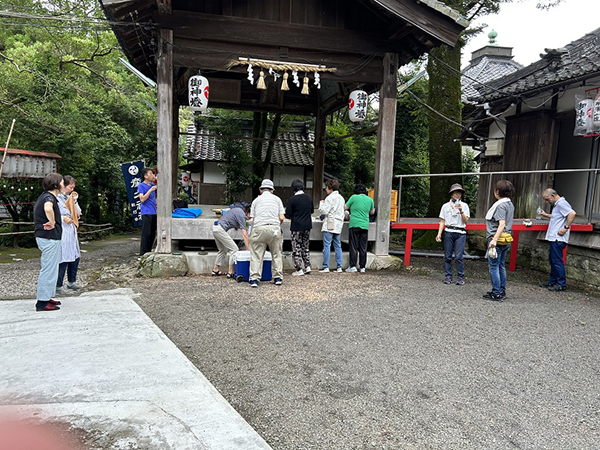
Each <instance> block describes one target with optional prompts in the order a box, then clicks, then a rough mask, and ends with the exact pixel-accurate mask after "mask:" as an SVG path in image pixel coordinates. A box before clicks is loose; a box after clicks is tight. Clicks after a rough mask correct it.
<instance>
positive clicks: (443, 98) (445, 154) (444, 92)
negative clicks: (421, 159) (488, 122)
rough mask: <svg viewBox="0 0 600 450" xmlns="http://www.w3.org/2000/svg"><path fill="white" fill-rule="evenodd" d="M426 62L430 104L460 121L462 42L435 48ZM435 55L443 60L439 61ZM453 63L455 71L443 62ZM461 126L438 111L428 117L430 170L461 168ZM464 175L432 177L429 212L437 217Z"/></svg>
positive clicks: (453, 170)
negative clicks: (453, 184)
mask: <svg viewBox="0 0 600 450" xmlns="http://www.w3.org/2000/svg"><path fill="white" fill-rule="evenodd" d="M430 54H431V55H432V57H430V58H429V62H428V65H427V72H428V73H429V105H430V106H431V107H432V108H433V109H435V110H436V111H438V112H440V113H441V114H443V115H444V116H446V117H448V118H449V119H452V120H453V121H454V122H457V123H461V109H462V108H461V101H460V94H461V86H460V75H459V73H460V54H461V46H460V44H457V45H456V47H454V48H452V47H449V46H447V45H442V46H440V47H437V48H435V49H433V50H432V51H431V52H430ZM435 58H437V59H439V60H441V61H443V62H440V61H438V60H436V59H435ZM444 63H446V64H447V65H449V66H451V67H453V68H454V69H456V72H455V71H453V70H452V69H450V68H449V67H446V66H445V65H444ZM460 130H461V129H460V127H459V126H457V125H454V124H452V123H450V122H448V121H447V120H445V119H443V118H442V117H440V116H439V115H437V114H435V113H431V115H430V118H429V169H430V173H432V174H435V173H453V172H462V154H461V151H462V150H461V145H460V143H459V142H454V139H455V138H456V137H457V136H458V134H459V133H460ZM461 181H462V177H460V176H454V177H431V183H430V185H429V186H430V187H429V208H428V212H427V215H428V216H429V217H437V216H438V214H439V212H440V208H441V206H442V204H443V203H444V202H446V201H447V200H448V198H449V197H448V190H449V188H450V185H451V184H452V183H460V182H461Z"/></svg>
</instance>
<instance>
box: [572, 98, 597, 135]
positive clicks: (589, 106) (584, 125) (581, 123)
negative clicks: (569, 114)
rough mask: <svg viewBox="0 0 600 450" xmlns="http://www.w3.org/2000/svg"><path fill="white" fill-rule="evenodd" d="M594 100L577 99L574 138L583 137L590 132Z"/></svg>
mask: <svg viewBox="0 0 600 450" xmlns="http://www.w3.org/2000/svg"><path fill="white" fill-rule="evenodd" d="M593 108H594V100H592V99H591V98H577V104H576V108H575V132H574V133H573V134H574V135H575V136H583V135H585V134H588V133H590V132H591V131H592V127H593V125H592V111H593Z"/></svg>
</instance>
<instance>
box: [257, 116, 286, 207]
mask: <svg viewBox="0 0 600 450" xmlns="http://www.w3.org/2000/svg"><path fill="white" fill-rule="evenodd" d="M281 120H282V116H281V113H276V114H273V115H272V117H270V115H269V114H268V113H266V112H255V113H254V114H253V116H252V137H253V138H255V140H253V141H252V173H253V174H254V183H253V184H252V198H256V197H257V196H258V194H259V188H260V183H261V181H262V180H263V179H264V178H265V174H266V173H267V169H268V168H269V166H270V164H271V156H272V155H273V147H274V145H275V141H268V143H267V150H266V152H265V154H264V155H263V148H264V141H263V140H262V139H264V138H266V137H267V131H269V128H270V131H269V137H271V138H273V139H276V138H277V135H278V133H279V126H280V124H281ZM269 125H270V126H269Z"/></svg>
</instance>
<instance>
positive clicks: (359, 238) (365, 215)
mask: <svg viewBox="0 0 600 450" xmlns="http://www.w3.org/2000/svg"><path fill="white" fill-rule="evenodd" d="M345 209H347V210H349V211H350V227H349V240H350V266H349V267H348V268H347V269H346V272H358V269H357V268H356V257H357V255H358V263H359V267H360V271H361V272H362V273H364V272H365V270H366V265H367V238H368V235H369V215H372V214H374V213H375V203H373V199H372V198H371V197H369V196H367V188H366V187H365V185H364V184H357V185H356V187H355V188H354V195H353V196H352V197H350V198H349V199H348V202H346V207H345Z"/></svg>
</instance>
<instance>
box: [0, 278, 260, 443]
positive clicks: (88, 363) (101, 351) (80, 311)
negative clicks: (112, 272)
mask: <svg viewBox="0 0 600 450" xmlns="http://www.w3.org/2000/svg"><path fill="white" fill-rule="evenodd" d="M133 297H134V293H133V291H131V290H130V289H116V290H112V291H102V292H90V293H85V294H82V295H81V296H79V297H63V298H61V301H62V303H63V306H62V309H61V310H60V311H55V312H36V311H35V309H34V303H35V301H34V300H17V301H5V302H0V354H1V355H2V363H1V364H0V404H1V405H2V406H1V407H0V413H1V412H7V411H12V412H15V413H17V414H18V415H20V416H22V417H36V418H39V419H40V420H42V421H60V422H66V423H69V424H71V425H72V426H73V427H76V428H80V429H83V430H86V431H87V432H90V433H94V435H95V436H96V438H98V435H101V436H100V438H98V439H96V441H97V442H104V443H105V445H106V446H107V447H106V448H109V447H110V448H111V449H119V448H123V449H125V448H127V449H129V448H143V449H147V450H152V449H160V450H169V449H178V450H181V449H215V450H216V449H218V450H227V449H243V450H252V449H256V450H262V449H269V448H270V447H269V445H268V444H267V443H266V442H265V441H264V440H263V439H262V438H261V437H260V436H259V435H258V434H257V433H256V432H255V431H254V430H253V429H252V428H251V427H250V426H249V425H248V423H246V421H244V419H243V418H242V417H241V416H240V415H239V414H238V413H237V412H236V411H235V410H234V409H233V408H232V407H231V406H230V405H229V404H228V403H227V401H226V400H225V399H224V398H223V397H222V396H221V394H219V392H217V390H216V389H215V388H214V387H213V386H212V385H211V384H210V382H209V381H208V380H207V379H206V378H205V377H204V375H202V373H201V372H200V371H199V370H198V369H197V368H196V367H195V366H194V365H193V364H192V363H191V362H190V361H189V360H188V359H187V358H186V357H185V356H184V355H183V353H181V352H180V351H179V349H178V348H177V347H176V346H175V345H174V344H173V343H172V342H171V341H170V340H169V339H168V338H167V337H166V336H165V335H164V333H163V332H162V331H161V330H160V329H159V328H158V327H157V326H156V325H155V324H154V323H153V322H152V321H151V320H150V319H149V318H148V317H147V316H146V314H145V313H144V312H143V311H142V310H141V309H140V308H139V306H138V305H137V304H136V303H135V302H134V301H133ZM95 448H97V447H95Z"/></svg>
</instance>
